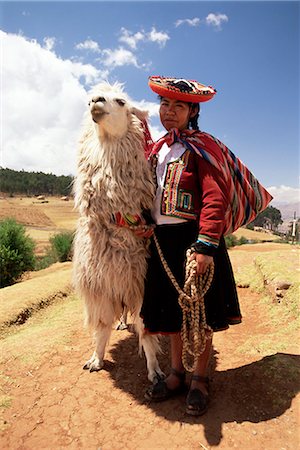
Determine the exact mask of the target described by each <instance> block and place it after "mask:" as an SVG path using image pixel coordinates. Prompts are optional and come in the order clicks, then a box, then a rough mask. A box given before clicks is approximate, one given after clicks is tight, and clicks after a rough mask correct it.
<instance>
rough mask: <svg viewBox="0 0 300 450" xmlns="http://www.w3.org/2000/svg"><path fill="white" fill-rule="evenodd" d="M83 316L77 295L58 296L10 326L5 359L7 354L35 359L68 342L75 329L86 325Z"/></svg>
mask: <svg viewBox="0 0 300 450" xmlns="http://www.w3.org/2000/svg"><path fill="white" fill-rule="evenodd" d="M70 317H72V321H70ZM82 319H83V311H82V305H81V302H80V301H79V300H78V298H77V297H76V296H75V295H70V296H68V297H65V298H63V299H60V300H58V301H57V302H56V303H55V304H52V305H50V306H48V307H47V308H46V309H44V310H41V311H40V312H38V313H36V314H35V315H34V316H32V317H31V318H30V319H28V320H27V321H26V323H24V324H23V325H20V326H15V327H10V330H9V333H8V334H7V336H6V337H5V338H4V339H3V340H2V342H1V347H2V349H3V351H2V353H1V355H0V361H1V363H3V364H4V363H5V362H6V359H7V358H9V359H15V360H16V361H19V362H22V363H26V364H27V363H31V362H34V361H37V360H38V358H39V357H40V356H41V355H42V354H47V352H49V351H50V350H51V349H52V348H54V347H55V346H56V345H59V344H62V345H68V344H69V343H70V342H71V336H72V333H73V332H74V331H75V330H76V329H80V328H81V327H82V323H83V320H82Z"/></svg>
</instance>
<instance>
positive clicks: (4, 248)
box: [0, 219, 35, 288]
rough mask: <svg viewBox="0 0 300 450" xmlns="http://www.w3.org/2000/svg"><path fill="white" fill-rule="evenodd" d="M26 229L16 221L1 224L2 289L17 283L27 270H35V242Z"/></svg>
mask: <svg viewBox="0 0 300 450" xmlns="http://www.w3.org/2000/svg"><path fill="white" fill-rule="evenodd" d="M25 232H26V230H25V227H24V226H23V225H21V224H19V223H17V222H16V221H15V220H14V219H5V220H2V221H1V222H0V287H1V288H2V287H5V286H10V285H11V284H13V283H15V282H16V281H17V280H18V279H19V278H20V276H21V275H22V274H23V273H24V272H26V271H27V270H32V269H34V265H35V256H34V247H35V245H34V242H33V240H32V239H31V238H30V237H29V236H26V234H25Z"/></svg>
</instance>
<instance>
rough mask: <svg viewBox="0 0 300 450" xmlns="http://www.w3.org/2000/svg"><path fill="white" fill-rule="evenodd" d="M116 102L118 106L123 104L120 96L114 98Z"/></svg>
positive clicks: (123, 101)
mask: <svg viewBox="0 0 300 450" xmlns="http://www.w3.org/2000/svg"><path fill="white" fill-rule="evenodd" d="M116 102H117V103H118V105H120V106H124V105H125V103H126V102H125V100H122V99H121V98H116Z"/></svg>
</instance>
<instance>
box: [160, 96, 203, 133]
mask: <svg viewBox="0 0 300 450" xmlns="http://www.w3.org/2000/svg"><path fill="white" fill-rule="evenodd" d="M195 114H197V111H194V110H193V108H192V106H191V105H190V104H189V103H186V102H182V101H180V100H176V99H173V98H167V97H163V98H162V99H161V102H160V108H159V115H160V121H161V123H162V124H163V126H164V127H165V129H166V130H167V131H169V130H171V129H172V128H178V130H185V129H186V128H188V123H189V119H190V117H193V116H194V115H195Z"/></svg>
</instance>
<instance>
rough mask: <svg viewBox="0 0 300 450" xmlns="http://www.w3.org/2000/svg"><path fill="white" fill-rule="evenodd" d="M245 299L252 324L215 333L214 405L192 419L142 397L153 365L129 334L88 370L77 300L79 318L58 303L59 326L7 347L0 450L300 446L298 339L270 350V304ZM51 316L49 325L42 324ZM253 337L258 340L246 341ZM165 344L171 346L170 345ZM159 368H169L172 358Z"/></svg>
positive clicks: (271, 449)
mask: <svg viewBox="0 0 300 450" xmlns="http://www.w3.org/2000/svg"><path fill="white" fill-rule="evenodd" d="M239 295H240V301H241V306H242V311H243V315H244V321H243V323H242V324H241V325H237V326H235V327H232V328H231V329H230V330H228V331H225V332H220V333H216V334H215V338H214V355H213V358H212V370H211V373H212V375H211V378H212V383H211V405H210V409H209V411H208V412H207V414H206V415H204V416H202V417H200V418H191V417H189V416H187V415H185V413H184V409H185V408H184V397H179V398H176V399H172V400H170V401H168V402H165V403H160V404H151V403H150V404H149V403H148V402H147V401H145V400H144V398H143V395H144V391H145V389H146V387H147V386H148V381H147V378H146V369H145V361H144V358H140V357H139V356H138V355H137V339H136V336H135V335H134V334H133V333H132V332H130V331H127V330H126V331H114V332H113V334H112V339H111V341H110V345H109V348H108V352H107V356H106V360H105V366H104V369H103V370H102V371H100V372H98V373H92V374H90V373H89V372H87V371H83V370H82V369H81V367H82V364H83V363H84V361H85V360H86V359H87V358H88V357H89V353H90V351H91V343H90V337H89V336H88V334H87V332H86V331H85V330H84V329H83V328H82V323H81V314H82V312H81V305H80V303H79V302H78V301H77V302H74V299H73V303H72V305H73V306H72V309H71V312H70V310H69V312H68V310H67V309H65V310H63V308H66V305H65V303H64V304H63V305H60V308H61V310H60V311H59V313H58V314H57V316H58V317H59V319H57V320H61V323H58V326H57V328H54V329H53V328H52V329H51V327H50V325H49V329H46V331H45V330H44V331H43V333H41V332H40V334H38V335H37V336H40V337H39V338H37V337H35V335H32V337H31V341H30V342H31V343H30V344H29V343H28V341H26V340H25V338H24V339H23V340H22V342H23V346H24V348H22V346H20V344H19V341H18V340H16V339H17V338H15V337H14V335H12V336H11V338H10V339H9V341H8V343H7V344H6V345H5V346H3V351H4V352H5V355H4V360H5V366H4V367H3V368H2V375H1V381H2V384H3V392H4V394H5V395H6V397H7V405H6V406H7V407H6V408H5V409H4V414H3V416H2V421H3V424H4V425H3V431H2V433H1V437H0V448H1V449H5V450H17V449H18V450H19V449H20V450H35V449H51V450H52V449H63V448H68V449H85V450H90V449H91V450H97V449H98V450H100V449H101V450H119V449H124V450H125V449H128V450H140V449H171V450H173V449H174V450H175V449H186V450H190V449H191V450H194V449H211V448H215V447H217V448H219V449H226V450H227V449H233V448H236V449H242V450H250V449H251V450H253V449H256V450H296V449H298V448H299V434H298V431H297V430H299V419H298V418H299V400H300V396H299V394H298V392H299V356H297V355H296V348H297V347H296V345H297V344H296V336H291V340H290V345H289V346H288V348H286V349H285V351H284V352H278V351H275V352H274V351H273V350H271V351H270V349H268V351H262V349H261V345H260V344H261V342H262V341H263V339H264V338H266V337H268V338H272V336H274V337H275V336H276V334H274V333H275V332H276V330H274V329H273V328H272V325H271V324H270V325H268V326H266V325H261V323H265V322H266V319H267V316H266V315H267V309H266V305H265V304H263V303H262V302H261V301H260V298H259V297H258V295H257V294H253V293H251V292H250V291H249V289H240V290H239ZM35 320H38V319H35ZM46 320H47V321H49V322H50V321H51V320H50V319H49V317H48V318H47V317H45V316H41V318H40V319H39V321H40V322H43V321H46ZM53 326H54V327H55V320H54V319H53ZM51 330H52V331H51ZM54 335H55V336H56V338H57V339H56V340H55V339H54V337H53V336H54ZM253 336H255V337H256V339H254V344H253V340H252V341H251V345H247V343H249V342H250V341H249V338H250V337H251V338H253ZM50 337H51V339H50ZM53 339H54V340H53ZM39 340H41V341H42V342H38V341H39ZM49 340H50V341H51V342H49ZM30 345H32V350H31V349H30ZM38 345H40V347H39V351H37V350H36V348H37V346H38ZM17 346H18V348H17ZM163 346H164V347H165V349H166V350H167V341H164V342H163ZM276 348H278V347H276ZM26 350H27V353H26ZM24 352H25V355H27V356H26V357H25V356H23V358H22V357H21V356H20V355H21V354H22V353H24ZM30 352H31V353H32V355H31V357H30ZM161 365H162V367H163V368H164V369H165V370H167V367H168V356H167V355H166V354H165V355H164V356H162V357H161ZM297 373H298V376H297ZM297 394H298V395H297ZM10 399H11V400H12V401H11V405H9V403H10ZM2 403H3V402H2ZM2 406H3V405H2ZM4 406H5V405H4ZM297 422H298V423H297Z"/></svg>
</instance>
